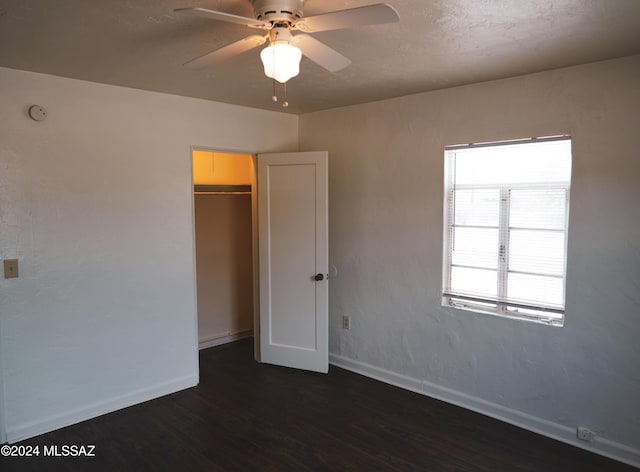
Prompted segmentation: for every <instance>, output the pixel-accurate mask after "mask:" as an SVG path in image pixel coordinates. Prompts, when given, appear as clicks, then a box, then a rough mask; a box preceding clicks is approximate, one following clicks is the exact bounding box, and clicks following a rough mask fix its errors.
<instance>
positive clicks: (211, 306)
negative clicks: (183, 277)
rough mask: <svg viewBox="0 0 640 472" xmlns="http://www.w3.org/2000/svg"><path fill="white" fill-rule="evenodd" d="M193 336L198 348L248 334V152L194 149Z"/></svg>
mask: <svg viewBox="0 0 640 472" xmlns="http://www.w3.org/2000/svg"><path fill="white" fill-rule="evenodd" d="M192 158H193V186H194V187H193V188H194V212H195V247H196V279H197V284H196V287H197V300H198V302H197V306H198V341H199V347H200V349H203V348H206V347H211V346H216V345H219V344H224V343H227V342H231V341H235V340H237V339H241V338H245V337H250V336H252V335H253V265H252V264H253V256H252V236H251V228H252V213H251V186H252V181H253V174H254V169H253V159H252V156H251V155H249V154H233V153H221V152H213V151H205V150H194V151H193V152H192Z"/></svg>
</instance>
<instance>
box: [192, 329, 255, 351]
mask: <svg viewBox="0 0 640 472" xmlns="http://www.w3.org/2000/svg"><path fill="white" fill-rule="evenodd" d="M251 336H253V330H252V329H248V330H245V331H237V332H235V333H231V332H228V333H220V334H214V335H213V336H206V337H203V338H200V339H198V349H207V348H208V347H213V346H219V345H221V344H227V343H230V342H233V341H239V340H240V339H244V338H250V337H251Z"/></svg>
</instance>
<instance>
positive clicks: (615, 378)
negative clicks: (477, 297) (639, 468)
mask: <svg viewBox="0 0 640 472" xmlns="http://www.w3.org/2000/svg"><path fill="white" fill-rule="evenodd" d="M638 110H640V56H636V57H631V58H626V59H620V60H615V61H610V62H604V63H598V64H591V65H585V66H581V67H575V68H570V69H564V70H557V71H551V72H545V73H540V74H536V75H529V76H524V77H518V78H513V79H508V80H501V81H494V82H487V83H482V84H476V85H472V86H466V87H459V88H453V89H448V90H442V91H437V92H432V93H425V94H419V95H414V96H408V97H403V98H398V99H393V100H387V101H382V102H376V103H369V104H365V105H359V106H352V107H347V108H341V109H335V110H329V111H324V112H317V113H313V114H308V115H304V116H302V117H301V119H300V148H301V150H304V151H307V150H319V149H328V150H329V156H330V170H329V175H330V179H329V187H330V190H329V194H330V211H329V213H330V243H329V247H330V258H331V263H332V264H334V265H336V266H337V268H338V278H336V279H334V280H332V281H331V297H330V298H331V299H330V352H331V353H332V356H331V359H332V362H334V363H335V364H338V365H342V366H345V367H348V368H351V369H353V370H356V371H360V372H363V373H366V374H368V375H371V376H374V377H377V378H382V379H385V380H387V381H389V382H393V383H396V384H399V385H403V386H405V387H407V388H411V389H413V390H416V391H420V392H423V393H426V394H428V395H432V396H436V397H439V398H443V399H446V400H448V401H452V402H455V403H458V404H461V405H465V406H467V407H469V408H473V409H476V410H478V411H483V412H485V413H487V414H490V415H493V416H496V417H500V418H503V419H506V420H507V421H510V422H512V423H516V424H520V425H522V426H525V427H527V428H529V429H532V430H536V431H540V432H543V433H544V434H547V435H550V436H553V437H556V438H559V439H561V440H564V441H567V442H572V443H576V444H577V445H579V446H581V447H586V448H590V449H592V450H597V451H598V452H601V453H604V454H607V455H610V456H615V457H618V458H621V459H623V460H626V461H628V462H635V463H636V464H640V408H638V399H639V398H640V342H639V340H640V183H639V178H640V158H639V157H638V156H639V154H638V129H639V128H638V126H639V125H640V115H639V114H638V113H639V112H638ZM560 133H570V134H571V135H572V137H573V184H572V189H571V210H570V227H569V249H568V250H569V253H568V276H567V302H566V323H565V326H564V327H562V328H558V327H550V326H545V325H541V324H535V323H530V322H524V321H517V320H508V319H502V318H497V317H493V316H490V315H481V314H474V313H470V312H465V311H459V310H455V309H448V308H442V307H441V299H440V294H441V287H442V280H441V272H442V234H443V228H442V209H443V147H444V146H445V145H447V144H459V143H469V142H482V141H492V140H502V139H510V138H522V137H530V136H545V135H555V134H560ZM342 314H348V315H350V316H351V317H352V328H351V330H350V331H344V330H342V329H341V323H340V317H341V316H342ZM578 425H581V426H585V427H587V428H590V429H592V430H593V431H594V432H595V433H596V435H597V436H596V439H595V440H594V442H592V443H584V442H577V440H575V428H576V426H578Z"/></svg>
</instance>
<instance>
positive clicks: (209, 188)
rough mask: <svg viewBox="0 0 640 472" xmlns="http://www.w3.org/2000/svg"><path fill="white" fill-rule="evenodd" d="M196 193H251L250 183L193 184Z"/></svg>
mask: <svg viewBox="0 0 640 472" xmlns="http://www.w3.org/2000/svg"><path fill="white" fill-rule="evenodd" d="M193 192H194V193H195V194H197V195H204V194H209V195H232V194H233V195H251V185H194V186H193Z"/></svg>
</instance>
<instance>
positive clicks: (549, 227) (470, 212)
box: [443, 136, 571, 325]
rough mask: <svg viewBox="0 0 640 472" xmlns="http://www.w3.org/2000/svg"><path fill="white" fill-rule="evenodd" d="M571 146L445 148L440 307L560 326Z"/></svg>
mask: <svg viewBox="0 0 640 472" xmlns="http://www.w3.org/2000/svg"><path fill="white" fill-rule="evenodd" d="M570 182H571V139H570V138H569V137H567V136H557V137H548V138H533V139H528V140H521V141H509V142H502V143H486V144H470V145H463V146H449V147H447V148H446V149H445V211H444V213H445V215H444V216H445V238H444V239H445V247H444V271H443V272H444V283H443V303H444V304H445V305H447V306H453V307H457V308H462V309H468V310H472V311H480V312H485V313H492V314H499V315H504V316H507V317H515V318H522V319H530V320H534V321H540V322H545V323H550V324H555V325H562V323H563V319H564V298H565V275H566V258H567V228H568V217H569V186H570Z"/></svg>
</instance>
